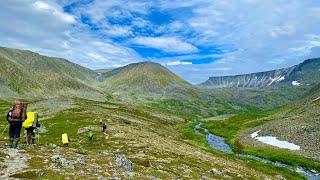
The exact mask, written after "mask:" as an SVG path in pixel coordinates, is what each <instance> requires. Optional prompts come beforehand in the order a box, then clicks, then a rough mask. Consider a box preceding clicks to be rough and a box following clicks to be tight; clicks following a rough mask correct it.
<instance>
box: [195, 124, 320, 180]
mask: <svg viewBox="0 0 320 180" xmlns="http://www.w3.org/2000/svg"><path fill="white" fill-rule="evenodd" d="M194 131H195V133H196V134H198V135H203V136H206V140H207V142H208V144H209V145H210V147H211V148H212V149H215V150H218V151H221V152H224V153H227V154H235V155H236V156H237V157H240V158H248V159H253V160H256V161H260V162H262V163H266V164H267V163H268V164H272V165H274V166H277V167H282V168H286V169H289V170H291V171H295V172H298V173H299V174H302V175H304V176H306V177H307V178H308V179H309V180H319V179H320V173H319V172H317V171H314V170H308V169H306V168H303V167H298V168H294V167H292V166H290V165H288V164H284V163H281V162H278V161H271V160H268V159H265V158H261V157H258V156H254V155H250V154H238V153H235V152H233V150H232V148H231V147H230V146H229V145H228V144H227V143H226V142H225V139H224V138H222V137H220V136H217V135H215V134H212V133H210V132H209V131H208V129H205V128H203V127H202V123H199V124H197V125H196V126H195V127H194Z"/></svg>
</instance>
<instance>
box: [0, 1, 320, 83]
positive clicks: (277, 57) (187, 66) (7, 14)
mask: <svg viewBox="0 0 320 180" xmlns="http://www.w3.org/2000/svg"><path fill="white" fill-rule="evenodd" d="M0 7H1V11H0V46H7V47H14V48H21V49H29V50H32V51H35V52H39V53H41V54H44V55H49V56H56V57H63V58H66V59H68V60H71V61H73V62H75V63H78V64H80V65H83V66H85V67H88V68H91V69H98V68H115V67H119V66H123V65H126V64H128V63H133V62H140V61H154V62H158V63H161V64H162V65H165V66H167V67H168V68H169V69H171V70H173V71H174V72H175V73H177V74H178V75H180V76H181V77H183V78H185V79H186V80H188V81H190V82H192V83H199V82H202V81H205V80H206V79H207V78H208V77H210V76H221V75H234V74H240V73H250V72H258V71H265V70H271V69H275V68H282V67H287V66H291V65H294V64H297V63H299V62H301V61H303V60H304V59H307V58H312V57H320V28H319V27H320V26H319V24H320V1H319V0H308V1H305V0H268V1H262V0H132V1H128V0H50V1H49V0H0Z"/></svg>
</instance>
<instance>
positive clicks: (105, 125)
mask: <svg viewBox="0 0 320 180" xmlns="http://www.w3.org/2000/svg"><path fill="white" fill-rule="evenodd" d="M106 130H107V123H105V122H104V123H103V124H102V132H106Z"/></svg>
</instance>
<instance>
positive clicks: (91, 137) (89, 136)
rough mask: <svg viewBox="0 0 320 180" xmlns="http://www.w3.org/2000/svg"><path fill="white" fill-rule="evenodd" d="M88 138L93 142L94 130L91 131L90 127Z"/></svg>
mask: <svg viewBox="0 0 320 180" xmlns="http://www.w3.org/2000/svg"><path fill="white" fill-rule="evenodd" d="M88 140H89V142H90V143H92V141H93V132H92V131H91V129H89V131H88Z"/></svg>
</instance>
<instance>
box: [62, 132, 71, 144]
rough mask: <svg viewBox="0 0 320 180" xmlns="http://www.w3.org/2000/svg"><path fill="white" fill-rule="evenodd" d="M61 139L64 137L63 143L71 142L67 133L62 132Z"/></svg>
mask: <svg viewBox="0 0 320 180" xmlns="http://www.w3.org/2000/svg"><path fill="white" fill-rule="evenodd" d="M61 139H62V143H63V144H68V143H69V138H68V135H67V133H64V134H62V135H61Z"/></svg>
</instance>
